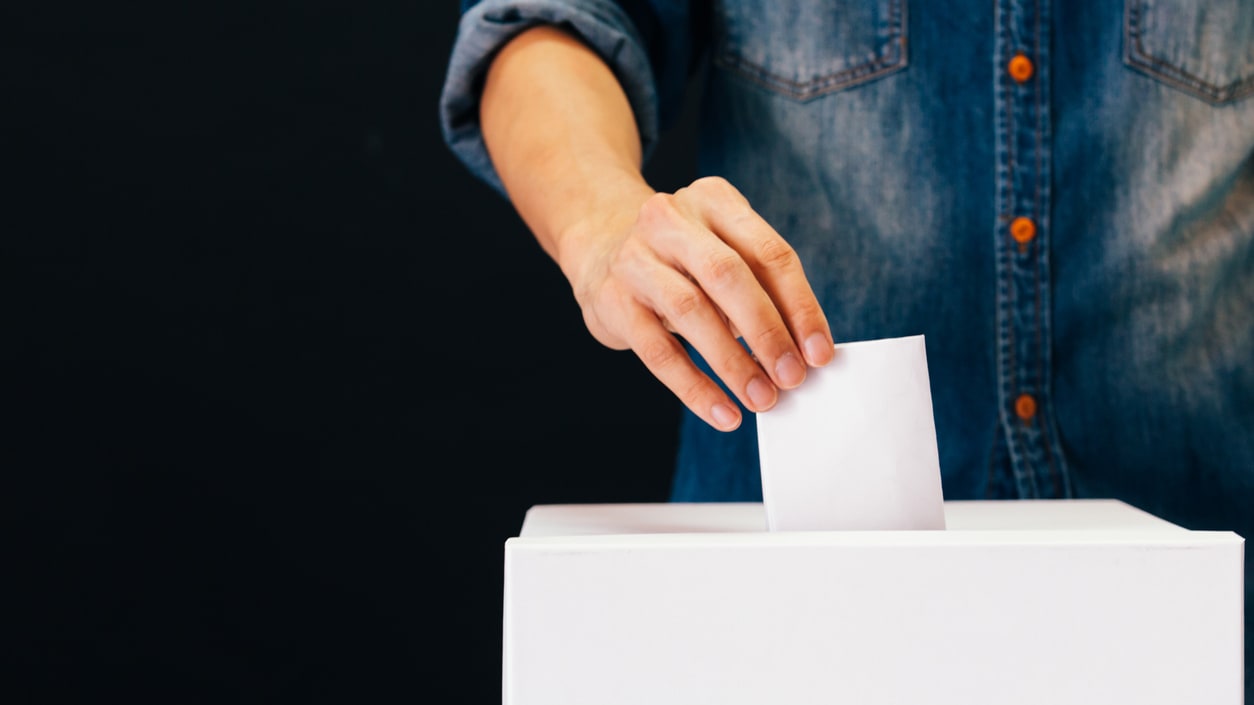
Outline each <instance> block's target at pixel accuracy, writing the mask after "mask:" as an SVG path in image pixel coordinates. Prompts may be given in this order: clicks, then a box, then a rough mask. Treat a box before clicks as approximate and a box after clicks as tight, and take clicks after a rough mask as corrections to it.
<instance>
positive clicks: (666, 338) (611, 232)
mask: <svg viewBox="0 0 1254 705" xmlns="http://www.w3.org/2000/svg"><path fill="white" fill-rule="evenodd" d="M626 200H627V201H629V202H630V203H631V205H630V207H625V208H623V209H620V210H619V211H618V212H612V213H606V212H605V211H602V215H601V216H600V218H601V219H600V220H599V221H598V222H596V223H582V224H580V225H579V226H578V227H577V228H575V230H576V232H573V233H571V235H572V236H571V237H569V238H563V242H564V244H563V247H562V253H561V255H562V256H561V257H559V258H558V261H559V264H560V265H561V266H562V270H563V271H564V272H565V273H566V276H567V278H568V279H569V280H570V282H571V285H572V287H573V289H574V292H575V298H576V300H577V301H578V302H579V305H580V307H581V308H582V310H583V318H584V322H585V323H586V324H587V326H588V330H589V331H590V332H591V333H592V335H593V336H594V337H595V338H596V339H597V340H598V341H600V342H601V343H602V344H603V345H606V346H607V347H610V348H613V349H616V350H626V349H630V350H632V351H633V352H635V353H636V355H637V356H639V358H640V359H641V361H643V362H644V364H645V366H646V367H647V368H648V369H649V371H650V372H652V373H653V375H654V376H656V377H657V378H658V379H659V380H660V381H661V382H662V383H663V384H665V385H666V387H667V388H668V389H670V390H671V391H672V392H674V394H675V395H676V396H677V397H679V399H680V401H682V402H683V403H684V404H685V405H686V406H687V407H688V408H689V409H691V410H692V412H693V413H694V414H696V415H697V416H699V417H701V418H702V419H704V420H705V421H706V423H708V424H710V425H711V426H713V427H714V428H717V429H719V430H723V431H731V430H734V429H735V428H737V427H738V426H739V425H740V422H741V415H740V411H739V409H738V408H737V407H736V405H735V404H733V403H732V402H731V400H730V399H729V398H728V397H727V395H726V394H725V393H724V392H723V390H722V389H721V388H720V387H719V386H718V385H717V384H716V383H715V382H714V380H712V379H710V377H708V376H707V375H706V374H704V373H703V372H702V371H701V370H700V369H699V368H698V367H697V365H696V364H695V363H694V362H693V360H692V359H691V358H690V357H689V356H688V354H687V351H686V350H685V348H684V347H683V345H682V344H681V342H680V341H679V340H678V338H677V337H676V336H681V337H682V338H683V339H684V340H687V341H688V342H689V343H691V344H692V346H693V348H694V349H695V350H696V351H697V352H698V353H699V354H700V355H701V357H703V358H704V359H705V360H706V361H707V362H708V363H709V365H710V368H711V369H712V370H713V371H714V373H715V374H716V375H718V377H719V378H720V379H721V380H723V382H724V383H725V384H726V386H727V388H728V389H730V390H732V391H733V392H734V393H735V394H736V396H737V398H738V399H739V400H740V401H741V403H742V404H744V405H745V407H746V408H748V409H750V410H753V411H766V410H768V409H770V408H771V407H772V406H774V405H775V403H776V401H777V400H778V398H779V390H781V389H792V388H794V387H797V386H798V385H800V384H801V383H802V381H803V380H804V379H805V376H806V365H807V364H808V365H810V366H814V367H819V366H822V365H826V364H827V363H829V362H831V360H832V357H833V355H834V352H833V345H832V335H831V331H830V329H829V328H828V325H827V320H826V318H825V317H824V315H823V311H822V309H821V308H820V306H819V303H818V300H817V299H816V298H815V296H814V292H813V291H812V290H811V289H810V285H809V282H808V281H807V280H806V276H805V273H804V272H803V271H802V267H801V261H800V260H799V259H798V257H797V253H796V252H795V251H794V250H793V248H792V247H791V246H790V245H789V244H788V243H787V242H786V241H785V240H784V239H783V238H782V237H781V236H780V235H779V233H777V232H775V230H774V229H773V228H771V226H770V225H768V224H767V223H766V221H765V220H763V219H762V217H761V216H759V215H758V214H757V212H755V211H754V210H753V208H752V207H750V205H749V202H748V201H747V200H746V199H745V197H744V196H743V195H741V193H740V192H739V191H738V190H736V188H735V187H733V186H732V185H731V184H730V183H728V182H727V181H726V180H724V179H721V178H717V177H707V178H703V179H699V180H697V181H695V182H693V183H692V185H690V186H688V187H686V188H682V189H680V190H679V191H676V192H675V193H674V194H665V193H653V194H651V195H649V194H646V193H637V194H636V196H635V197H634V198H629V199H626ZM740 339H743V341H744V343H745V345H747V346H748V348H749V350H748V351H746V349H745V346H744V345H742V344H741V342H740ZM750 353H752V354H750Z"/></svg>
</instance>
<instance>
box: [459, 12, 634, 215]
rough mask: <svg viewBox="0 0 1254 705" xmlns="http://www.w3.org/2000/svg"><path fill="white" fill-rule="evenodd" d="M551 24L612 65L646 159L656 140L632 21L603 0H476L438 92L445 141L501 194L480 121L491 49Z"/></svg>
mask: <svg viewBox="0 0 1254 705" xmlns="http://www.w3.org/2000/svg"><path fill="white" fill-rule="evenodd" d="M541 24H548V25H557V26H559V27H561V28H562V29H565V30H566V31H569V32H572V33H573V34H574V35H575V36H577V37H579V38H581V39H582V40H583V41H584V43H586V44H587V45H588V46H589V47H591V48H592V50H593V51H595V52H596V53H597V54H598V55H600V57H601V59H602V60H604V61H605V62H606V63H607V64H608V65H609V67H610V69H611V70H613V72H614V75H615V76H616V77H617V78H618V81H619V83H620V84H621V85H622V87H623V90H624V92H625V93H626V94H627V99H628V101H629V102H630V103H631V109H632V112H633V113H634V114H635V117H636V125H637V126H638V129H639V130H640V141H641V147H642V150H643V152H644V155H645V156H647V155H648V154H649V153H650V152H651V151H652V149H653V147H654V145H655V144H656V143H657V139H658V106H657V102H658V98H657V90H656V87H655V84H654V76H653V69H652V67H651V66H650V64H649V54H648V50H647V48H646V46H645V44H644V42H643V41H642V39H641V37H640V34H639V32H638V31H637V29H636V27H635V25H634V24H633V23H632V21H631V19H630V18H629V17H628V16H627V15H626V13H624V12H623V10H622V9H621V8H619V7H618V5H616V4H615V3H614V2H611V1H610V0H483V2H480V3H478V4H476V5H474V6H473V7H471V8H470V9H469V10H467V11H466V12H465V13H464V14H463V15H462V18H461V22H460V24H459V25H458V30H457V38H456V40H455V41H454V43H453V50H452V54H451V57H450V59H449V66H448V73H447V74H446V76H445V79H444V89H443V91H442V93H441V95H440V128H441V130H442V131H443V133H444V141H445V143H446V144H447V145H448V146H449V148H450V149H452V151H453V153H454V154H455V155H456V156H457V158H458V159H460V160H461V161H462V163H463V164H465V165H466V167H467V168H469V169H470V171H471V173H473V174H474V175H475V176H477V177H479V178H480V179H482V180H483V181H485V182H487V184H488V185H489V186H491V187H492V188H494V189H496V191H498V192H499V193H500V194H501V195H503V196H504V195H506V193H505V187H504V186H503V185H502V184H501V179H500V177H499V176H498V175H497V173H496V169H495V168H494V167H493V166H492V160H491V159H490V158H489V157H488V151H487V147H486V146H485V145H484V143H483V132H482V130H481V129H480V126H479V96H480V92H481V91H482V90H483V81H484V76H485V74H486V73H487V70H488V66H489V65H490V64H491V62H492V59H493V58H494V57H495V56H496V52H497V51H498V50H499V49H500V48H501V47H502V46H504V45H505V43H506V42H508V41H509V40H510V39H513V38H514V36H516V35H517V34H519V33H521V32H522V31H523V30H526V29H529V28H531V27H534V26H537V25H541Z"/></svg>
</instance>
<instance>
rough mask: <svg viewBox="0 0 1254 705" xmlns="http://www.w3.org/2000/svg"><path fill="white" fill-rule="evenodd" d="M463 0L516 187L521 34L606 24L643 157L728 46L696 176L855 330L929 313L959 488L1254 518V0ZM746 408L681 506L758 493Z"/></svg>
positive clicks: (679, 468)
mask: <svg viewBox="0 0 1254 705" xmlns="http://www.w3.org/2000/svg"><path fill="white" fill-rule="evenodd" d="M464 5H466V7H465V12H464V13H463V16H462V22H461V25H460V27H459V34H458V38H457V41H456V43H455V45H454V49H453V53H452V57H451V61H450V64H449V71H448V75H447V81H446V84H445V91H444V94H443V96H442V98H441V103H440V110H441V118H442V120H443V126H444V134H445V138H446V141H447V142H448V144H449V146H450V147H451V148H452V150H453V151H454V152H455V153H456V154H457V155H458V156H459V157H460V158H461V159H462V160H463V161H464V163H465V164H466V165H467V166H468V168H470V169H471V170H472V171H473V172H474V173H476V174H478V175H479V176H480V177H482V178H483V179H484V180H485V181H486V182H487V183H489V184H491V185H493V186H494V187H495V188H497V189H500V188H501V187H500V183H499V181H498V180H497V177H496V175H495V173H494V172H493V169H492V165H491V162H490V161H489V159H488V157H487V154H486V152H485V151H484V147H483V142H482V138H481V135H480V133H479V130H478V124H477V99H478V96H477V90H478V87H479V86H480V85H481V78H482V74H483V71H484V69H485V67H486V65H487V62H488V61H490V59H491V57H492V52H493V51H494V50H495V49H496V48H497V47H499V46H500V45H501V43H502V42H504V41H506V40H507V39H508V38H510V37H512V36H513V35H514V34H516V33H517V32H519V31H521V30H522V29H524V28H526V27H528V26H531V25H533V24H536V23H541V22H543V23H554V24H559V25H562V26H564V27H565V28H567V29H568V30H570V31H573V32H574V33H576V34H577V35H579V36H580V37H582V38H583V39H584V40H585V41H586V42H587V43H588V44H589V45H590V46H592V47H593V48H594V49H595V50H596V51H597V52H598V53H599V54H600V55H601V56H602V57H603V58H604V59H605V60H606V61H607V63H608V64H609V65H610V66H611V68H612V69H613V70H614V71H615V73H616V75H617V76H618V78H619V79H620V81H621V82H622V84H623V86H624V88H625V90H626V92H627V95H628V98H629V100H630V102H631V105H632V107H633V110H634V111H635V113H636V118H637V121H638V123H639V125H640V129H641V138H642V140H643V143H644V148H645V154H646V155H648V154H650V153H651V149H652V147H653V145H654V144H655V143H656V141H657V137H658V134H659V131H660V130H661V129H664V127H665V126H666V124H667V121H668V120H669V119H671V117H672V116H673V115H674V114H675V112H676V110H677V108H678V106H679V104H680V101H681V100H682V96H683V90H684V86H685V84H686V82H687V80H688V78H689V76H690V75H691V74H692V72H693V70H694V67H696V66H697V65H698V62H700V61H702V60H705V61H707V62H708V71H704V72H702V73H701V74H699V75H701V76H703V79H702V80H703V81H704V82H703V84H702V91H703V93H702V105H701V115H700V118H699V120H700V137H699V140H700V142H699V146H698V152H699V154H698V159H699V167H698V168H699V172H700V173H701V174H702V175H707V174H713V175H720V176H723V177H726V178H727V179H728V180H729V181H730V182H731V183H732V184H734V185H735V186H737V187H738V188H739V189H740V190H741V191H742V192H743V193H744V194H745V195H746V197H747V198H748V199H749V201H750V202H751V203H752V205H753V206H754V207H755V209H756V210H757V211H758V212H759V213H761V214H762V215H763V216H764V217H765V218H766V220H767V221H768V222H770V223H772V224H773V225H774V226H775V228H776V229H777V230H778V231H779V232H780V233H781V234H782V235H783V236H784V237H785V238H786V239H787V240H788V241H789V242H790V243H791V244H792V246H793V247H794V248H795V249H796V250H797V252H798V253H799V255H800V256H801V259H802V262H803V265H804V267H805V270H806V273H807V275H808V277H809V280H810V282H811V285H812V286H813V287H814V290H815V293H816V294H817V295H818V298H819V301H820V303H821V304H822V305H823V308H824V311H825V313H826V314H827V317H828V320H829V322H830V324H831V328H832V332H833V335H834V337H835V340H836V341H837V342H838V343H839V342H844V341H853V340H863V339H871V338H887V337H895V336H905V335H915V334H923V335H925V337H926V342H927V355H928V366H929V370H930V377H931V384H932V396H933V400H934V408H935V418H936V429H937V444H938V447H939V451H940V458H941V471H942V478H943V483H944V491H945V496H946V498H947V499H962V498H1057V497H1103V498H1118V499H1122V500H1124V501H1126V502H1128V503H1130V504H1133V505H1135V506H1138V507H1140V508H1142V509H1145V510H1147V511H1150V512H1152V513H1154V514H1157V515H1158V516H1161V517H1163V518H1165V519H1168V520H1170V521H1174V522H1176V523H1178V524H1181V525H1183V526H1186V527H1188V528H1192V529H1224V530H1232V531H1236V532H1237V533H1239V534H1241V535H1242V536H1245V537H1251V536H1254V2H1249V1H1248V0H1117V1H1116V0H1101V1H1096V2H1095V1H1094V0H994V2H993V3H992V7H991V8H990V6H989V4H988V3H987V2H974V1H973V0H958V1H956V2H944V3H934V2H933V3H924V2H912V1H911V0H713V1H712V2H710V3H699V2H691V3H690V2H682V1H679V0H672V1H668V0H652V2H645V1H644V0H640V1H638V2H634V3H627V2H623V3H615V2H610V1H609V0H483V2H480V3H464ZM744 416H745V422H744V423H743V424H742V426H741V427H740V429H739V430H737V431H736V432H733V433H721V432H718V431H714V430H712V429H710V428H709V427H707V426H706V425H705V424H704V423H703V422H701V421H700V420H699V419H697V418H696V417H695V416H693V415H691V414H690V413H686V415H685V418H684V422H683V428H682V430H681V442H680V448H679V453H678V460H677V465H676V468H675V475H674V485H673V498H674V499H675V500H681V501H737V500H742V501H757V500H760V499H761V485H760V476H759V470H758V464H757V461H758V455H757V446H756V430H755V426H754V423H753V415H752V414H749V413H746V414H745V415H744ZM1248 565H1249V560H1247V571H1246V574H1247V576H1248V575H1249V570H1248ZM1250 583H1251V580H1249V579H1248V577H1247V580H1246V585H1247V595H1248V594H1249V589H1250ZM1247 603H1248V600H1247ZM1249 612H1250V610H1247V614H1248V613H1249ZM1247 624H1248V618H1247ZM1247 632H1248V627H1247ZM1247 663H1248V661H1247ZM1248 680H1249V676H1248V675H1247V682H1248ZM1247 687H1248V686H1247Z"/></svg>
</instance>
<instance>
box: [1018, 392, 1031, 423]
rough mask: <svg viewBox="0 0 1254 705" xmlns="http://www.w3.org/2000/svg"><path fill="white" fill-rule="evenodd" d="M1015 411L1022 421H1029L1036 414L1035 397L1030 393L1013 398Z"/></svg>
mask: <svg viewBox="0 0 1254 705" xmlns="http://www.w3.org/2000/svg"><path fill="white" fill-rule="evenodd" d="M1015 413H1016V414H1018V415H1019V418H1021V419H1023V420H1024V421H1029V420H1031V419H1032V417H1033V416H1036V399H1034V398H1033V397H1032V395H1031V394H1020V395H1019V398H1018V399H1015Z"/></svg>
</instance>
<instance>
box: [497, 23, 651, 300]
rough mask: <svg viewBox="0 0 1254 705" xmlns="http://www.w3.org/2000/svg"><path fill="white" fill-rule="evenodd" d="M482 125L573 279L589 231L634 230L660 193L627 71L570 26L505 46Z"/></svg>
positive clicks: (523, 203)
mask: <svg viewBox="0 0 1254 705" xmlns="http://www.w3.org/2000/svg"><path fill="white" fill-rule="evenodd" d="M480 123H481V126H482V130H483V136H484V142H485V143H486V145H487V148H488V153H489V155H490V156H491V158H492V163H493V166H494V167H495V168H496V171H497V174H498V175H499V176H500V178H501V181H502V183H503V184H504V186H505V189H506V191H507V192H508V194H509V197H510V200H511V201H512V203H513V204H514V207H515V208H516V209H517V211H518V213H519V215H520V216H521V217H522V219H523V221H524V222H525V223H526V224H527V226H528V227H529V228H530V229H531V231H532V233H533V234H534V235H535V237H536V239H537V240H538V241H539V242H540V245H541V246H542V247H543V248H544V250H545V251H546V252H547V253H548V254H549V256H550V257H552V258H553V259H554V260H555V261H556V262H557V263H558V264H559V266H561V267H562V269H563V271H565V272H566V273H567V276H568V277H571V276H572V274H573V272H571V271H570V269H571V268H573V267H575V266H576V265H575V264H574V262H575V261H576V260H578V259H579V255H578V252H579V251H580V250H581V249H582V247H581V245H582V244H584V242H585V241H586V239H587V238H589V237H595V236H596V232H595V231H597V230H601V229H602V228H614V227H619V228H625V227H626V226H627V225H629V224H630V219H632V218H634V217H635V214H636V211H637V210H638V208H639V206H640V204H642V203H643V202H644V201H645V200H646V199H647V198H648V197H649V196H650V195H651V194H652V193H653V190H652V189H651V188H649V186H648V184H647V183H646V182H645V180H644V178H643V176H642V175H641V146H640V137H639V133H638V131H637V126H636V122H635V117H634V115H633V114H632V110H631V106H630V104H629V103H628V101H627V97H626V95H625V94H624V92H623V90H622V87H621V86H620V85H619V83H618V80H617V78H615V76H614V74H613V72H611V71H610V69H609V67H608V66H606V64H605V63H604V62H603V61H602V60H601V59H600V57H598V56H597V55H596V54H595V53H594V52H592V51H591V50H590V49H589V48H587V47H586V46H585V45H583V44H582V43H581V42H580V41H579V40H577V39H575V38H573V37H571V36H569V35H567V34H566V33H564V32H562V31H561V30H558V29H555V28H552V27H536V28H533V29H530V30H528V31H526V32H524V33H522V34H520V35H519V36H518V37H516V38H515V39H513V40H512V41H511V42H510V43H509V44H507V45H506V46H505V47H503V48H502V50H501V51H500V53H499V54H498V55H497V57H496V58H495V59H494V61H493V63H492V66H491V68H490V70H489V72H488V75H487V80H486V82H485V85H484V89H483V95H482V99H481V104H480ZM608 221H620V222H608ZM594 224H595V225H594Z"/></svg>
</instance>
